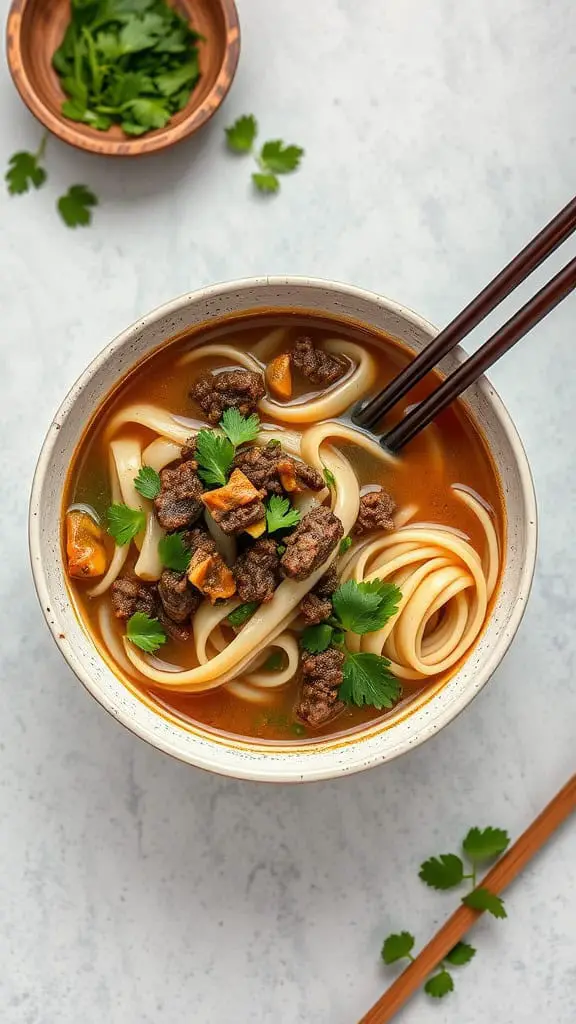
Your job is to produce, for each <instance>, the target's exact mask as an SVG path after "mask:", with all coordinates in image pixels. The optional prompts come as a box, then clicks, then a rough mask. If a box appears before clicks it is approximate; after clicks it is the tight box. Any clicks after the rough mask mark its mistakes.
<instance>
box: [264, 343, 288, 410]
mask: <svg viewBox="0 0 576 1024" xmlns="http://www.w3.org/2000/svg"><path fill="white" fill-rule="evenodd" d="M265 378H266V383H267V385H268V388H269V390H270V391H271V392H272V394H273V395H274V397H275V398H280V399H282V400H283V401H288V399H290V398H292V365H291V362H290V356H289V354H288V353H287V352H283V353H282V355H279V356H276V358H275V359H273V360H272V362H271V363H268V366H267V367H266V373H265Z"/></svg>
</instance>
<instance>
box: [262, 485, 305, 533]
mask: <svg viewBox="0 0 576 1024" xmlns="http://www.w3.org/2000/svg"><path fill="white" fill-rule="evenodd" d="M301 518H302V516H301V514H300V512H299V511H298V509H297V508H294V506H293V505H292V504H291V503H290V500H289V499H288V498H281V497H280V495H278V494H272V495H271V496H270V498H269V499H268V501H267V502H266V529H267V530H268V533H276V532H277V530H289V529H291V528H292V527H293V526H297V525H298V523H299V522H300V520H301Z"/></svg>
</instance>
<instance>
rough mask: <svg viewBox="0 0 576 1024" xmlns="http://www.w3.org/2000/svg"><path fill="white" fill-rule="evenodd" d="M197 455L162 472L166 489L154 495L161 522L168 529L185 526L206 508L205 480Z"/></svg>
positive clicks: (184, 527)
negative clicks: (204, 495) (203, 491)
mask: <svg viewBox="0 0 576 1024" xmlns="http://www.w3.org/2000/svg"><path fill="white" fill-rule="evenodd" d="M196 469H197V465H196V462H195V461H194V459H188V460H187V461H184V462H180V463H179V464H178V465H177V466H176V467H174V468H171V467H170V466H168V467H167V468H166V469H163V470H162V472H161V473H160V482H161V484H162V490H161V492H160V494H159V495H158V497H157V498H155V499H154V505H155V506H156V514H157V516H158V522H159V523H160V526H162V527H163V528H164V529H165V530H169V531H173V530H184V529H186V527H188V526H191V525H192V523H194V522H195V521H196V520H197V519H198V516H199V515H200V514H201V513H202V512H203V510H204V506H203V504H202V502H201V501H200V495H201V494H202V483H201V481H200V479H199V477H198V476H197V475H196Z"/></svg>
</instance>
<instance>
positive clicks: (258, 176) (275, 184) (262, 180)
mask: <svg viewBox="0 0 576 1024" xmlns="http://www.w3.org/2000/svg"><path fill="white" fill-rule="evenodd" d="M252 181H253V182H254V184H255V186H256V188H257V189H258V191H259V192H277V191H278V189H279V188H280V182H279V181H278V178H277V177H276V175H275V174H270V173H266V174H263V173H262V172H258V171H255V172H254V174H253V175H252Z"/></svg>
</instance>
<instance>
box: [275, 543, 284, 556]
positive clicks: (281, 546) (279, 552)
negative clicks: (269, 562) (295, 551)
mask: <svg viewBox="0 0 576 1024" xmlns="http://www.w3.org/2000/svg"><path fill="white" fill-rule="evenodd" d="M285 551H286V545H285V544H277V545H276V554H277V555H279V556H280V558H282V555H283V554H284V552H285Z"/></svg>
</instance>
